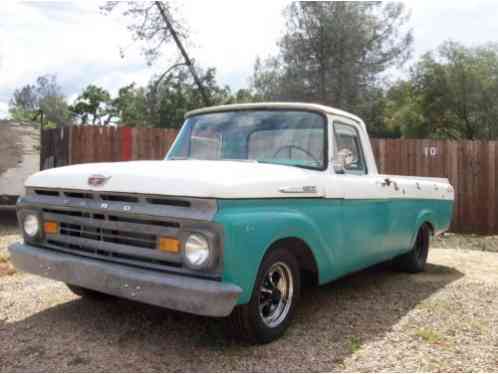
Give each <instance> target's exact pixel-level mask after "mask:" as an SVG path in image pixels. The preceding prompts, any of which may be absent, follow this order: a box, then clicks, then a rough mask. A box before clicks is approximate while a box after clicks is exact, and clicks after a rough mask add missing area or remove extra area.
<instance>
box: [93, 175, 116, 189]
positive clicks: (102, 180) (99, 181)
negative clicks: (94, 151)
mask: <svg viewBox="0 0 498 374" xmlns="http://www.w3.org/2000/svg"><path fill="white" fill-rule="evenodd" d="M109 179H111V177H106V176H104V175H100V174H94V175H90V176H89V177H88V185H89V186H92V187H100V186H103V185H104V184H106V183H107V181H108V180H109Z"/></svg>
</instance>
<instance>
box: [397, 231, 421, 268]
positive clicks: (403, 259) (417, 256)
mask: <svg viewBox="0 0 498 374" xmlns="http://www.w3.org/2000/svg"><path fill="white" fill-rule="evenodd" d="M429 239H430V228H429V226H428V225H427V224H424V225H422V226H421V227H420V229H419V230H418V233H417V238H416V239H415V244H414V245H413V248H412V250H411V251H410V252H408V253H406V254H404V255H402V256H400V257H398V258H396V259H395V264H396V266H397V267H398V268H399V269H400V270H401V271H406V272H408V273H419V272H421V271H424V269H425V264H426V263H427V256H428V254H429V242H430V240H429Z"/></svg>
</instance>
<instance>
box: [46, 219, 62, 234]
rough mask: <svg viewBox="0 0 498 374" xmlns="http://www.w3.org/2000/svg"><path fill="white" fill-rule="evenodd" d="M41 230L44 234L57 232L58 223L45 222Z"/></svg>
mask: <svg viewBox="0 0 498 374" xmlns="http://www.w3.org/2000/svg"><path fill="white" fill-rule="evenodd" d="M43 231H44V232H45V234H57V232H58V231H59V224H58V223H57V222H51V221H48V222H45V223H44V224H43Z"/></svg>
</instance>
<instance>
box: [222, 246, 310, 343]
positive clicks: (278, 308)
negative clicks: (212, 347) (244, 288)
mask: <svg viewBox="0 0 498 374" xmlns="http://www.w3.org/2000/svg"><path fill="white" fill-rule="evenodd" d="M300 291H301V280H300V272H299V266H298V264H297V261H296V258H295V257H294V256H293V255H292V254H291V253H290V252H289V251H288V250H286V249H284V248H278V249H275V250H273V251H271V252H270V253H269V254H268V255H267V256H266V257H265V259H264V260H263V262H262V264H261V267H260V269H259V272H258V276H257V278H256V283H255V286H254V290H253V294H252V297H251V300H250V302H249V303H248V304H246V305H240V306H238V307H236V308H235V309H234V311H233V312H232V314H231V315H230V316H229V317H228V319H227V321H226V322H227V328H228V329H229V331H228V333H229V334H231V335H236V336H238V337H241V338H244V339H247V340H249V341H252V342H255V343H268V342H271V341H272V340H274V339H277V338H278V337H280V336H281V335H282V334H283V333H284V332H285V330H286V329H287V327H288V326H289V324H290V322H291V319H292V316H293V314H294V311H295V306H296V303H297V301H298V299H299V293H300Z"/></svg>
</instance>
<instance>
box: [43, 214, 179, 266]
mask: <svg viewBox="0 0 498 374" xmlns="http://www.w3.org/2000/svg"><path fill="white" fill-rule="evenodd" d="M42 212H43V216H44V219H45V220H49V221H54V222H57V223H58V224H59V232H58V233H57V234H48V235H47V236H46V239H45V241H46V244H47V245H48V246H49V247H51V248H54V249H59V250H63V251H66V252H71V253H75V254H80V255H87V256H88V255H89V256H91V257H97V258H102V259H106V260H113V261H118V262H124V263H127V264H129V263H132V264H135V265H140V266H146V267H152V268H164V267H166V268H169V267H181V266H182V262H181V258H180V255H178V254H174V253H167V252H161V251H159V250H158V249H157V243H158V239H159V237H160V236H162V235H164V236H169V237H176V236H177V234H178V230H179V229H180V224H179V223H178V222H174V221H168V220H158V219H150V218H141V217H136V216H126V215H122V214H116V212H114V211H109V212H105V213H103V212H95V211H88V210H76V209H57V208H56V207H51V208H45V209H42Z"/></svg>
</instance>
